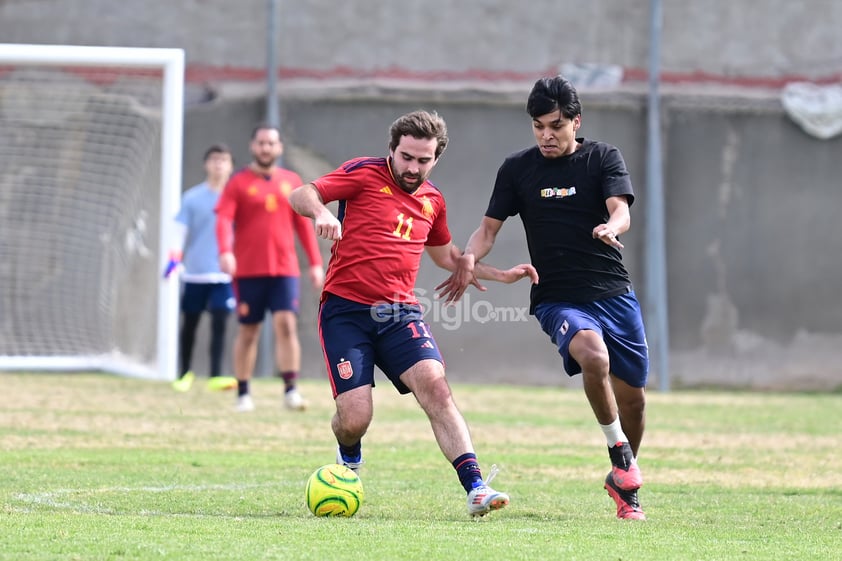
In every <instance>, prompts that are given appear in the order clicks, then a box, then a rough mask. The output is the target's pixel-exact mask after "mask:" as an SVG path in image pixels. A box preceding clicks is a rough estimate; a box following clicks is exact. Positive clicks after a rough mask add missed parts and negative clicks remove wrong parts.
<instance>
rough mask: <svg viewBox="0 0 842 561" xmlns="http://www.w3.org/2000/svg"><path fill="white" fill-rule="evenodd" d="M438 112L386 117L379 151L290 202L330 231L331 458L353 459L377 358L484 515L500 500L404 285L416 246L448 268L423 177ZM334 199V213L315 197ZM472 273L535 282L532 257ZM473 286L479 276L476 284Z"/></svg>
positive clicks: (441, 226)
mask: <svg viewBox="0 0 842 561" xmlns="http://www.w3.org/2000/svg"><path fill="white" fill-rule="evenodd" d="M447 140H448V139H447V127H446V125H445V122H444V120H443V119H442V118H441V117H439V116H438V115H437V114H435V113H428V112H426V111H415V112H413V113H409V114H406V115H403V116H402V117H400V118H398V119H397V120H396V121H395V122H394V123H392V126H391V129H390V142H389V157H388V158H382V157H381V158H356V159H353V160H350V161H348V162H346V163H345V164H344V165H342V166H341V167H340V168H338V169H337V170H336V171H334V172H331V173H329V174H327V175H325V176H323V177H321V178H319V179H317V180H315V181H313V182H312V183H308V184H307V185H304V186H303V187H301V188H299V189H296V190H295V191H293V193H292V195H291V196H290V203H291V204H292V206H293V208H294V209H295V210H296V212H298V213H300V214H302V215H304V216H308V217H311V218H314V219H315V228H316V233H317V234H318V235H319V236H321V237H323V238H326V239H330V240H334V241H335V243H334V244H333V247H332V248H331V259H330V263H329V265H328V271H327V279H326V281H325V288H324V291H323V292H322V305H321V309H320V310H319V333H320V337H321V341H322V349H323V351H324V355H325V361H326V364H327V368H328V373H329V377H330V383H331V386H332V389H333V395H334V398H335V403H336V414H335V415H334V417H333V420H332V423H331V425H332V428H333V432H334V434H335V435H336V439H337V441H338V444H339V446H338V449H337V463H340V464H344V465H346V466H348V467H350V468H351V469H354V470H355V471H357V470H359V468H360V465H361V464H362V447H361V440H362V437H363V435H364V434H365V433H366V431H367V430H368V427H369V424H370V423H371V419H372V413H373V409H372V387H373V386H374V367H375V366H378V367H379V368H380V369H381V370H382V371H383V372H384V373H385V374H386V376H387V377H388V378H389V380H390V381H391V382H392V384H394V386H395V387H396V388H397V389H398V391H399V392H400V393H409V392H412V393H413V394H414V395H415V398H416V400H417V401H418V403H419V404H420V405H421V407H422V408H423V409H424V412H425V413H426V414H427V417H428V418H429V419H430V424H431V425H432V428H433V434H434V435H435V437H436V441H437V442H438V444H439V447H440V449H441V451H442V453H443V454H444V456H445V457H446V458H447V459H448V460H449V461H450V462H451V463H452V465H453V467H454V468H455V470H456V472H457V474H458V476H459V480H460V482H461V484H462V486H463V487H464V488H465V491H466V492H467V493H468V513H469V514H470V515H472V516H483V515H485V514H487V513H488V512H490V511H492V510H497V509H500V508H502V507H504V506H506V505H507V504H508V503H509V497H508V496H507V495H506V494H505V493H500V492H498V491H495V490H494V489H492V488H491V487H489V486H488V483H489V482H490V481H491V479H492V478H493V477H494V473H495V469H494V468H492V470H491V473H490V474H489V477H488V479H486V480H483V478H482V473H481V471H480V467H479V464H478V462H477V458H476V454H475V452H474V448H473V444H472V442H471V437H470V434H469V431H468V426H467V423H466V422H465V419H464V418H463V417H462V414H461V413H460V412H459V410H458V409H457V407H456V404H455V402H454V400H453V395H452V393H451V391H450V386H449V384H448V383H447V379H446V378H445V371H444V365H443V360H442V357H441V353H440V352H439V349H438V346H437V345H436V342H435V339H433V336H432V335H431V333H430V328H429V326H428V325H427V324H426V323H425V322H424V320H423V314H422V310H421V307H420V306H419V305H418V300H417V298H416V297H415V294H414V292H413V290H414V287H415V279H416V277H417V276H418V269H419V267H420V264H421V255H422V253H423V252H424V250H425V249H426V250H427V253H428V254H429V255H430V257H431V258H432V259H433V261H434V262H435V263H436V265H438V266H439V267H442V268H444V269H447V270H449V271H453V270H454V269H455V268H456V265H457V263H456V260H457V259H458V257H459V256H460V251H459V250H458V249H457V248H456V247H455V246H454V245H453V244H452V242H451V236H450V231H449V229H448V226H447V212H446V207H445V202H444V197H443V196H442V194H441V193H440V192H439V190H438V189H437V188H436V187H435V186H434V185H433V184H432V183H430V182H429V181H427V178H428V177H429V175H430V172H431V171H432V169H433V167H434V166H435V165H436V163H437V162H438V159H439V156H441V154H442V152H443V151H444V149H445V147H446V146H447ZM330 201H339V212H338V214H339V216H338V217H336V216H334V215H333V214H332V213H331V212H330V210H328V209H327V207H325V205H324V203H326V202H330ZM475 270H476V275H477V277H478V278H480V279H487V280H497V281H500V282H506V283H511V282H515V281H517V280H519V279H521V278H523V277H530V278H531V279H532V280H533V282H537V280H538V278H537V273H536V272H535V269H534V268H533V267H532V266H531V265H518V266H517V267H513V268H511V269H509V270H507V271H501V270H499V269H495V268H493V267H490V266H487V265H484V264H478V265H477V267H476V269H475ZM478 286H479V285H478Z"/></svg>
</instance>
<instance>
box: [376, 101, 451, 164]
mask: <svg viewBox="0 0 842 561" xmlns="http://www.w3.org/2000/svg"><path fill="white" fill-rule="evenodd" d="M402 136H411V137H413V138H419V139H427V138H435V139H436V159H438V158H439V156H441V153H442V152H444V149H445V148H447V140H448V138H447V124H446V123H445V122H444V119H442V118H441V117H440V116H439V114H438V113H436V112H435V111H432V112H430V111H423V110H418V111H413V112H412V113H407V114H406V115H402V116H400V117H398V118H397V119H396V120H395V122H394V123H392V126H391V127H390V128H389V137H390V138H389V149H390V150H394V149H395V148H397V147H398V144H400V141H401V137H402Z"/></svg>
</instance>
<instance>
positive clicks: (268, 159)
mask: <svg viewBox="0 0 842 561" xmlns="http://www.w3.org/2000/svg"><path fill="white" fill-rule="evenodd" d="M275 160H277V158H275V157H274V156H272V155H270V154H255V155H254V162H255V163H256V164H257V165H258V166H259V167H261V168H263V169H271V168H272V166H274V165H275Z"/></svg>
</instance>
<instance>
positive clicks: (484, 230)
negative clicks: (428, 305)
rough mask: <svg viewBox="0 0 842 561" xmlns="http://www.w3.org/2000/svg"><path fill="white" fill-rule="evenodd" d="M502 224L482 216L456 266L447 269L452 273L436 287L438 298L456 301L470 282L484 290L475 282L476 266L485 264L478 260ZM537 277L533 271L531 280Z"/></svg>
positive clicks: (485, 253) (480, 266) (500, 221)
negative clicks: (533, 274)
mask: <svg viewBox="0 0 842 561" xmlns="http://www.w3.org/2000/svg"><path fill="white" fill-rule="evenodd" d="M502 226H503V221H502V220H496V219H494V218H489V217H488V216H484V217H483V218H482V221H481V222H480V225H479V228H477V229H476V230H475V231H474V233H473V234H471V237H470V238H469V239H468V244H467V245H466V246H465V251H464V253H463V254H462V255H461V256H459V257H458V258H457V262H456V268H455V269H448V270H449V271H452V273H453V274H452V275H450V277H448V278H447V279H446V280H445V281H444V282H442V283H441V284H440V285H438V286H437V287H436V290H438V291H439V292H438V297H439V298H444V299H445V301H446V302H447V303H448V304H449V303H451V302H456V301H457V300H459V299H460V298H461V297H462V295H463V294H464V293H465V291H466V290H467V289H468V286H469V285H471V284H473V285H475V286H477V287H479V288H480V290H485V289H484V288H482V287H480V285H479V284H478V283H477V277H478V276H479V274H480V270H478V267H479V268H480V269H481V268H482V267H484V266H485V265H483V264H480V263H478V261H479V260H480V259H482V258H483V257H485V256H486V255H488V253H489V252H490V251H491V248H492V247H493V246H494V241H495V240H496V239H497V233H498V232H499V231H500V228H501V227H502ZM530 267H531V265H530ZM533 271H534V269H533ZM530 276H531V275H530ZM480 278H482V277H480ZM537 278H538V275H537V273H535V276H534V277H533V282H537Z"/></svg>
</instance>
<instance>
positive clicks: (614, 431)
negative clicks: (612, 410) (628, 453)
mask: <svg viewBox="0 0 842 561" xmlns="http://www.w3.org/2000/svg"><path fill="white" fill-rule="evenodd" d="M599 428H601V429H602V432H603V434H605V440H606V441H607V442H608V447H609V448H611V447H613V446H614V445H615V444H617V443H618V442H628V441H629V439H628V437H626V433H624V432H623V427H622V425H620V417H619V416H618V417H617V418H616V419H614V421H613V422H612V423H611V424H610V425H599Z"/></svg>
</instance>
